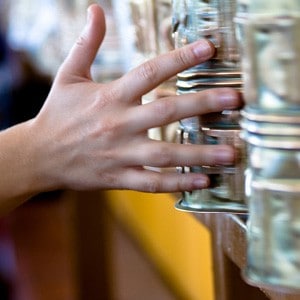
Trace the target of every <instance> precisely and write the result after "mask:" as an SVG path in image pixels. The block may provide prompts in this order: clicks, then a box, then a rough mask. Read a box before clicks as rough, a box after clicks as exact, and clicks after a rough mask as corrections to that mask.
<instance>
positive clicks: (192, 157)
mask: <svg viewBox="0 0 300 300" xmlns="http://www.w3.org/2000/svg"><path fill="white" fill-rule="evenodd" d="M133 149H134V150H133ZM122 156H123V163H124V165H131V166H141V165H142V166H151V167H159V168H164V167H176V166H182V165H184V166H201V165H207V166H214V165H232V164H234V162H235V161H236V159H237V157H236V156H237V153H236V151H235V150H234V149H233V148H232V147H230V146H228V145H191V144H188V145H187V144H174V143H167V142H161V141H155V140H149V141H148V142H146V143H143V144H141V143H140V144H138V145H136V146H131V147H128V148H126V149H123V150H122Z"/></svg>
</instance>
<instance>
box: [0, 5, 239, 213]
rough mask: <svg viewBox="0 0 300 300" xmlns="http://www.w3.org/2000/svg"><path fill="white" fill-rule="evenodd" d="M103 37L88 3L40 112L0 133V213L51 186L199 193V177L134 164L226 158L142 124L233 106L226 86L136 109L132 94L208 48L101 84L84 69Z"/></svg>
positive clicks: (203, 182)
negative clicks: (155, 136) (153, 133)
mask: <svg viewBox="0 0 300 300" xmlns="http://www.w3.org/2000/svg"><path fill="white" fill-rule="evenodd" d="M104 35H105V18H104V13H103V10H102V9H101V8H100V7H99V6H98V5H96V4H94V5H91V6H90V7H89V9H88V18H87V24H86V26H85V28H84V30H83V32H82V33H81V35H80V37H79V38H78V40H77V41H76V43H75V45H74V46H73V48H72V49H71V51H70V53H69V55H68V57H67V58H66V60H65V61H64V63H63V64H62V65H61V67H60V69H59V71H58V73H57V76H56V78H55V80H54V82H53V86H52V89H51V91H50V93H49V95H48V97H47V99H46V102H45V104H44V106H43V107H42V109H41V111H40V112H39V113H38V115H37V116H36V117H35V118H33V119H31V120H29V121H26V122H24V123H21V124H18V125H16V126H13V127H11V128H9V129H7V130H4V131H2V132H1V133H0V169H1V180H0V211H2V212H6V211H9V210H11V209H13V208H14V207H16V206H18V205H20V204H21V203H23V202H24V201H26V200H27V199H29V198H30V197H32V196H34V195H36V194H38V193H40V192H46V191H52V190H56V189H74V190H96V189H133V190H139V191H145V192H177V191H183V190H192V189H200V188H204V187H207V186H208V184H209V180H208V178H207V177H206V176H205V175H203V174H178V173H176V172H162V173H161V172H157V171H153V170H149V168H144V166H149V167H153V168H157V167H158V168H164V167H174V166H179V165H187V166H189V165H203V164H205V165H215V164H222V165H229V164H232V163H233V162H234V160H235V150H234V149H232V148H231V147H230V146H225V145H217V146H211V145H207V146H204V145H179V144H172V143H167V142H164V141H154V140H151V139H149V137H148V136H147V130H148V129H149V128H153V127H159V126H162V125H166V124H169V123H171V122H174V121H176V120H179V119H183V118H186V117H191V116H194V115H201V114H206V113H210V112H217V111H222V110H224V109H234V108H237V107H239V106H240V105H241V99H240V96H239V94H238V93H237V92H236V91H234V90H232V89H214V90H208V91H203V92H201V93H198V94H190V95H181V96H171V97H164V98H163V99H160V100H157V101H154V102H152V103H149V104H146V105H141V97H142V96H143V95H144V94H146V93H147V92H149V91H150V90H152V89H153V88H155V87H156V86H157V85H159V84H160V83H162V82H163V81H165V80H167V79H168V78H170V77H172V76H174V75H176V74H177V73H178V72H180V71H183V70H184V69H187V68H189V67H191V66H193V65H195V64H199V63H201V62H203V61H205V60H207V59H209V58H210V57H212V56H213V54H214V48H213V46H212V44H210V43H209V42H207V41H204V40H203V41H199V42H196V43H194V44H191V45H188V46H186V47H184V48H181V49H177V50H174V51H172V52H170V53H167V54H163V55H161V56H159V57H157V58H155V59H153V60H151V61H148V62H146V63H145V64H143V65H141V66H139V67H137V68H135V69H134V70H132V71H130V72H129V73H128V74H126V75H124V76H123V77H122V78H120V79H118V80H116V81H113V82H110V83H106V84H101V83H96V82H94V81H93V80H92V78H91V75H90V68H91V64H92V63H93V60H94V58H95V55H96V53H97V51H98V48H99V46H100V45H101V43H102V40H103V38H104Z"/></svg>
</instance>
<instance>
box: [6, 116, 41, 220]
mask: <svg viewBox="0 0 300 300" xmlns="http://www.w3.org/2000/svg"><path fill="white" fill-rule="evenodd" d="M31 123H32V122H31V121H28V122H25V123H22V124H19V125H16V126H13V127H11V128H9V129H7V130H4V131H2V132H0V214H3V213H6V212H8V211H10V210H12V209H14V208H15V207H17V206H19V205H20V204H22V203H23V202H24V201H26V200H28V199H29V198H30V197H32V196H33V195H35V194H37V193H39V192H40V191H43V190H44V189H45V188H46V186H45V183H44V182H43V180H42V178H39V176H38V175H39V172H38V168H39V167H40V166H38V165H37V163H36V161H35V158H36V155H35V152H36V142H35V140H34V138H33V137H32V135H31Z"/></svg>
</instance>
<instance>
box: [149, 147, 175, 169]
mask: <svg viewBox="0 0 300 300" xmlns="http://www.w3.org/2000/svg"><path fill="white" fill-rule="evenodd" d="M152 156H153V159H155V161H156V163H157V164H158V165H159V166H161V167H168V166H170V165H171V162H172V157H171V153H170V150H169V148H168V147H167V146H161V147H160V148H159V149H158V150H157V151H154V153H153V154H152Z"/></svg>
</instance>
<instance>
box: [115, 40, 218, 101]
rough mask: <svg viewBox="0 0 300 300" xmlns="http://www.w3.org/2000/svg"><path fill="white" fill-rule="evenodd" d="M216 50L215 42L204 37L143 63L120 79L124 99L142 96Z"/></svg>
mask: <svg viewBox="0 0 300 300" xmlns="http://www.w3.org/2000/svg"><path fill="white" fill-rule="evenodd" d="M214 52H215V48H214V46H213V44H212V43H211V42H209V41H208V40H205V39H203V40H200V41H197V42H194V43H192V44H189V45H187V46H185V47H182V48H179V49H176V50H173V51H171V52H168V53H165V54H162V55H160V56H158V57H156V58H154V59H151V60H149V61H147V62H145V63H143V64H142V65H140V66H138V67H136V68H134V69H133V70H131V71H130V72H129V73H128V74H126V75H125V76H124V77H122V78H121V79H120V80H119V83H120V84H121V85H122V86H123V87H124V88H123V89H122V90H123V91H124V93H122V97H123V99H124V100H125V101H126V100H130V99H133V98H134V99H136V97H141V96H142V95H144V94H146V93H148V92H149V91H151V90H152V89H154V88H155V87H157V86H158V85H159V84H161V83H162V82H164V81H166V80H167V79H169V78H171V77H173V76H175V75H176V74H177V73H179V72H182V71H184V70H185V69H188V68H190V67H193V66H195V65H197V64H200V63H203V62H205V61H206V60H208V59H209V58H211V57H212V56H213V55H214ZM128 87H130V89H129V88H128Z"/></svg>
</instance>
